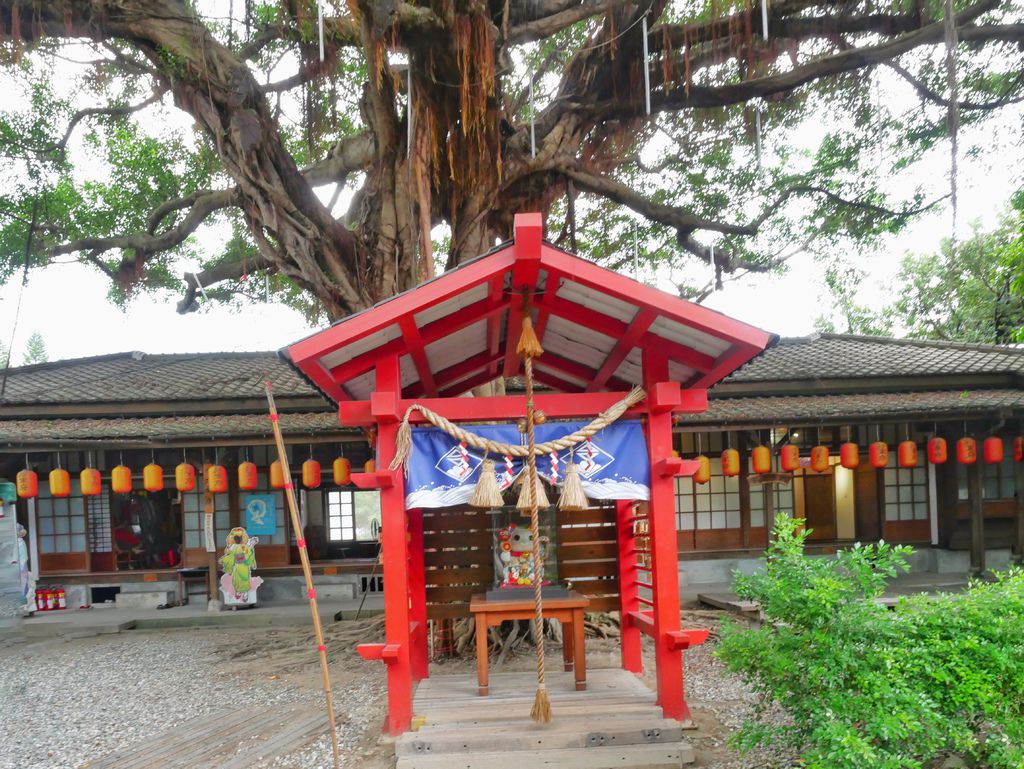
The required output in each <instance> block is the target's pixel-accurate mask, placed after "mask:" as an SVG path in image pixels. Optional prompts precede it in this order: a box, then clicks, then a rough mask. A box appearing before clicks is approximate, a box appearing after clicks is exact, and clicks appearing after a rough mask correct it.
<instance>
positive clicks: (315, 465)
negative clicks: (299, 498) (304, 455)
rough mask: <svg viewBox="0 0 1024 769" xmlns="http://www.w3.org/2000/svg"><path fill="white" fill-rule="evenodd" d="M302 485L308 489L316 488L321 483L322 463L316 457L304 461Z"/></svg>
mask: <svg viewBox="0 0 1024 769" xmlns="http://www.w3.org/2000/svg"><path fill="white" fill-rule="evenodd" d="M302 485H303V486H305V487H306V488H307V489H315V488H316V487H317V486H319V485H320V463H319V462H317V461H316V460H315V459H307V460H306V461H305V462H303V463H302Z"/></svg>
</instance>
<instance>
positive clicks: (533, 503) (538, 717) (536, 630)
mask: <svg viewBox="0 0 1024 769" xmlns="http://www.w3.org/2000/svg"><path fill="white" fill-rule="evenodd" d="M523 367H524V369H525V373H526V445H527V449H528V451H529V453H528V454H527V455H526V457H527V458H526V467H527V476H526V482H527V484H529V487H530V488H529V492H530V531H531V532H532V533H533V575H532V576H533V610H534V616H533V643H534V646H536V647H537V692H538V695H540V692H544V694H543V695H541V696H538V699H537V701H536V702H534V705H533V711H531V713H530V717H531V718H532V719H533V720H534V721H538V722H541V723H547V722H548V721H550V720H551V705H550V703H548V701H547V686H546V685H545V683H544V608H543V604H542V603H541V590H542V589H543V586H542V585H541V579H540V575H541V570H542V568H543V564H542V563H541V560H540V536H539V534H540V517H539V514H538V511H537V453H536V448H537V447H536V446H535V444H534V435H533V428H534V412H533V358H531V357H530V356H525V357H524V358H523ZM540 703H543V704H540Z"/></svg>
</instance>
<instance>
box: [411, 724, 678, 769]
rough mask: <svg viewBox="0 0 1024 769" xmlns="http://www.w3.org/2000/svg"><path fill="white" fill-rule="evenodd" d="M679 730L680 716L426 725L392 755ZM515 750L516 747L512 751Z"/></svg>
mask: <svg viewBox="0 0 1024 769" xmlns="http://www.w3.org/2000/svg"><path fill="white" fill-rule="evenodd" d="M682 738H683V729H682V726H681V725H680V723H679V722H678V721H667V720H665V719H661V720H655V719H629V720H628V721H627V720H623V719H620V720H619V722H618V723H616V722H615V720H613V719H610V718H609V719H605V720H603V721H602V722H594V721H592V720H587V721H584V720H582V719H574V720H572V721H562V720H559V721H557V722H555V723H553V724H550V725H548V726H544V727H537V726H535V725H531V726H526V725H523V726H522V727H520V728H515V727H511V728H509V727H503V728H501V729H494V728H492V727H483V728H480V727H477V728H470V729H458V730H456V729H443V730H437V729H435V730H426V729H421V730H420V731H418V732H413V733H411V734H407V735H403V736H402V737H401V738H400V739H399V740H398V741H397V742H396V743H395V755H397V756H399V757H401V756H416V755H438V754H441V753H444V754H446V755H448V756H451V757H452V759H453V760H454V761H456V762H457V761H458V760H460V759H461V756H457V755H456V754H459V753H467V752H470V753H472V752H492V753H493V752H494V751H499V750H500V751H509V752H510V753H511V752H512V751H524V750H533V751H536V750H562V749H567V748H599V747H613V746H617V745H648V744H662V743H677V744H678V743H679V742H680V740H682ZM516 755H518V752H517V753H516Z"/></svg>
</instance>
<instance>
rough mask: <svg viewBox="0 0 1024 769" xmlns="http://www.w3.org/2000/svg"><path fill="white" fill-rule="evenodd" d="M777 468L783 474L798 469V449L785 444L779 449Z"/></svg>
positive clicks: (790, 444)
mask: <svg viewBox="0 0 1024 769" xmlns="http://www.w3.org/2000/svg"><path fill="white" fill-rule="evenodd" d="M779 466H780V467H781V468H782V469H783V471H784V472H787V473H791V472H793V471H794V470H796V469H797V468H799V467H800V449H798V448H797V447H796V446H794V445H793V444H792V443H787V444H786V445H785V446H783V447H782V448H781V449H779Z"/></svg>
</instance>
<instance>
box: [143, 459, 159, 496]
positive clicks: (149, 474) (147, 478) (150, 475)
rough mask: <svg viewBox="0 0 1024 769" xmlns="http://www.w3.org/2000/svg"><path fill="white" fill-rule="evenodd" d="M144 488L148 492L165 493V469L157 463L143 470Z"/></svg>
mask: <svg viewBox="0 0 1024 769" xmlns="http://www.w3.org/2000/svg"><path fill="white" fill-rule="evenodd" d="M142 488H144V489H145V490H146V491H163V488H164V469H163V468H162V467H160V465H158V464H156V463H155V462H153V463H150V464H148V465H146V466H145V467H143V468H142Z"/></svg>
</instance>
